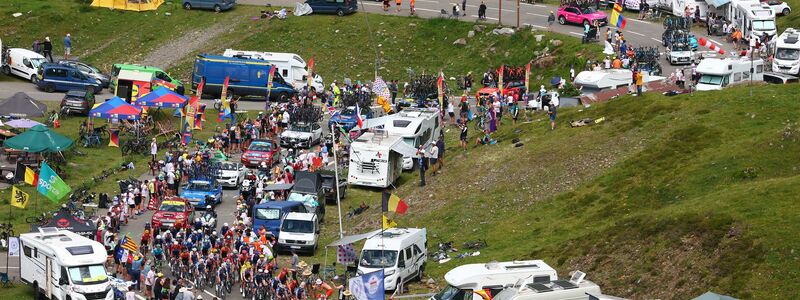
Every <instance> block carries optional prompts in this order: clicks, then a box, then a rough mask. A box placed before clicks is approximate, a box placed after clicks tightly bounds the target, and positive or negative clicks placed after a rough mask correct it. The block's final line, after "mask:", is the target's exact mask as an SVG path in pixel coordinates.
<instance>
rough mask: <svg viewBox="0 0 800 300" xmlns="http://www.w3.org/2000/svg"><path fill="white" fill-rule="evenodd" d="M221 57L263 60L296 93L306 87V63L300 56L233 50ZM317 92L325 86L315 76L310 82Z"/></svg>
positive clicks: (320, 78) (318, 77) (316, 75)
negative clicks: (279, 74) (271, 66)
mask: <svg viewBox="0 0 800 300" xmlns="http://www.w3.org/2000/svg"><path fill="white" fill-rule="evenodd" d="M222 56H226V57H238V58H247V59H258V60H264V61H268V62H270V63H272V64H273V65H275V67H276V68H278V69H277V71H278V72H280V73H281V76H283V78H284V79H286V80H287V81H289V82H291V83H292V85H293V86H294V88H295V89H296V90H298V91H300V90H302V89H303V87H304V86H307V85H308V68H307V67H308V66H307V65H306V61H305V60H303V58H302V57H300V55H297V54H294V53H280V52H258V51H240V50H233V49H225V52H223V53H222ZM311 86H312V87H314V88H315V89H316V90H317V92H322V91H324V90H325V84H324V83H323V82H322V76H319V74H315V76H314V79H313V80H312V82H311Z"/></svg>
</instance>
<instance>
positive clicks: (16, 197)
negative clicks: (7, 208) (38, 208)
mask: <svg viewBox="0 0 800 300" xmlns="http://www.w3.org/2000/svg"><path fill="white" fill-rule="evenodd" d="M28 199H30V195H28V193H26V192H23V191H20V190H19V189H17V187H16V186H15V187H13V188H11V205H13V206H16V207H19V208H23V209H24V208H25V206H26V205H28Z"/></svg>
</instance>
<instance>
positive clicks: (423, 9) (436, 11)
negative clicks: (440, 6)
mask: <svg viewBox="0 0 800 300" xmlns="http://www.w3.org/2000/svg"><path fill="white" fill-rule="evenodd" d="M414 10H421V11H430V12H435V13H440V12H441V11H440V10H435V9H427V8H420V7H416V8H414Z"/></svg>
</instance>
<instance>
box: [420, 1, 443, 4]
mask: <svg viewBox="0 0 800 300" xmlns="http://www.w3.org/2000/svg"><path fill="white" fill-rule="evenodd" d="M416 1H418V2H428V3H436V4H439V1H433V0H416Z"/></svg>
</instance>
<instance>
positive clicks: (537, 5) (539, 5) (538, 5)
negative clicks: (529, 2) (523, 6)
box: [533, 4, 547, 7]
mask: <svg viewBox="0 0 800 300" xmlns="http://www.w3.org/2000/svg"><path fill="white" fill-rule="evenodd" d="M533 6H536V7H547V5H541V4H534V5H533Z"/></svg>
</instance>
